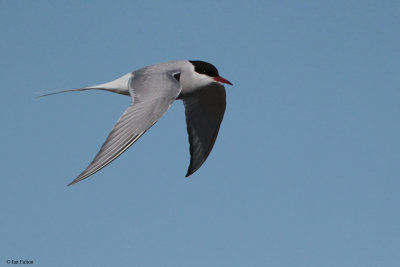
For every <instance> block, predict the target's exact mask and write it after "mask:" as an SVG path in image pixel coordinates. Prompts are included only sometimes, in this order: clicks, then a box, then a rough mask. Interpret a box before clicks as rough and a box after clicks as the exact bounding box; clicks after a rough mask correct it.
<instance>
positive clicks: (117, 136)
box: [47, 60, 230, 185]
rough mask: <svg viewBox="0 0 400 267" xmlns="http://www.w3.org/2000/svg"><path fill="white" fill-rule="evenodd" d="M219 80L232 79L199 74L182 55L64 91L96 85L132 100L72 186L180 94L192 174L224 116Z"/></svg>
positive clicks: (116, 152) (124, 146)
mask: <svg viewBox="0 0 400 267" xmlns="http://www.w3.org/2000/svg"><path fill="white" fill-rule="evenodd" d="M200 63H204V62H200ZM205 64H208V63H205ZM210 65H211V64H210ZM211 66H212V65H211ZM212 67H213V66H212ZM214 68H215V67H214ZM215 70H216V69H215ZM221 81H222V83H229V81H227V80H225V79H224V78H222V77H220V76H218V75H217V76H215V77H211V76H208V75H206V74H203V73H198V72H197V70H196V71H195V66H194V65H193V63H192V61H187V60H180V61H170V62H165V63H160V64H156V65H151V66H148V67H145V68H142V69H139V70H136V71H134V72H131V73H128V74H126V75H124V76H122V77H120V78H118V79H116V80H114V81H112V82H108V83H104V84H98V85H94V86H90V87H86V88H79V89H72V90H65V91H61V92H67V91H83V90H91V89H97V90H106V91H110V92H113V93H118V94H122V95H128V96H130V97H131V98H132V103H131V105H130V106H129V107H128V108H127V109H126V110H125V112H124V113H123V114H122V116H121V117H120V118H119V120H118V121H117V123H116V124H115V125H114V127H113V129H112V131H111V133H110V134H109V135H108V137H107V140H106V141H105V143H104V144H103V146H102V147H101V149H100V151H99V152H98V153H97V155H96V156H95V158H94V159H93V161H92V162H91V163H90V164H89V166H88V167H87V168H86V169H85V170H84V171H83V172H82V173H81V174H80V175H78V177H77V178H76V179H75V180H73V181H72V182H71V183H70V184H69V185H71V184H74V183H77V182H79V181H81V180H83V179H85V178H87V177H89V176H91V175H92V174H94V173H96V172H97V171H99V170H100V169H102V168H103V167H105V166H106V165H107V164H109V163H110V162H111V161H113V160H114V159H116V158H117V157H118V156H119V155H121V154H122V153H123V152H124V151H125V150H126V149H128V148H129V147H130V146H131V145H132V144H133V143H135V142H136V141H137V140H138V139H139V138H140V137H141V136H142V135H143V134H144V133H145V132H146V131H147V130H148V129H149V128H150V127H151V126H153V125H154V123H156V122H157V121H158V120H159V119H160V118H161V116H162V115H164V113H165V112H166V111H167V110H168V108H169V107H170V106H171V104H172V102H173V101H174V100H176V99H182V100H183V102H184V106H185V115H186V123H187V131H188V135H189V142H190V155H191V158H190V165H189V168H188V171H187V174H186V177H188V176H189V175H191V174H193V173H194V172H195V171H196V170H198V169H199V168H200V166H201V165H202V164H203V163H204V161H205V160H206V159H207V157H208V155H209V154H210V152H211V150H212V148H213V146H214V143H215V140H216V138H217V135H218V131H219V128H220V124H221V122H222V119H223V116H224V112H225V107H226V102H225V98H226V96H225V89H224V86H223V85H222V83H221ZM229 84H230V83H229ZM61 92H57V93H61ZM52 94H55V93H52ZM47 95H51V94H47Z"/></svg>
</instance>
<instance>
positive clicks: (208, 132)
mask: <svg viewBox="0 0 400 267" xmlns="http://www.w3.org/2000/svg"><path fill="white" fill-rule="evenodd" d="M183 103H184V105H185V114H186V124H187V132H188V134H189V142H190V165H189V168H188V171H187V174H186V177H188V176H190V175H191V174H193V173H194V172H195V171H197V170H198V169H199V168H200V166H201V165H202V164H203V163H204V162H205V160H206V159H207V157H208V155H209V154H210V152H211V150H212V148H213V146H214V143H215V140H216V139H217V135H218V131H219V127H220V125H221V122H222V119H223V117H224V113H225V107H226V94H225V88H224V86H222V85H220V84H218V83H212V84H210V85H208V86H207V87H205V88H203V89H201V90H199V91H197V92H196V93H194V94H191V95H189V96H186V97H184V98H183Z"/></svg>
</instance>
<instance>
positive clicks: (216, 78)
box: [214, 76, 232, 85]
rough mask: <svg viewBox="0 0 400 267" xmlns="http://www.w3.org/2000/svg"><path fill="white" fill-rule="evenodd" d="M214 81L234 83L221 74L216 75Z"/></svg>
mask: <svg viewBox="0 0 400 267" xmlns="http://www.w3.org/2000/svg"><path fill="white" fill-rule="evenodd" d="M214 81H216V82H220V83H226V84H230V85H232V83H231V82H230V81H228V80H227V79H225V78H223V77H221V76H218V77H215V78H214Z"/></svg>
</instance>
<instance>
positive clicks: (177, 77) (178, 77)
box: [174, 72, 181, 82]
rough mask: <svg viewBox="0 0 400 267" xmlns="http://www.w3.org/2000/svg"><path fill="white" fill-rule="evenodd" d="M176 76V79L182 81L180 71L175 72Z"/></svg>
mask: <svg viewBox="0 0 400 267" xmlns="http://www.w3.org/2000/svg"><path fill="white" fill-rule="evenodd" d="M174 78H175V80H177V81H178V82H179V81H180V79H181V74H180V73H179V72H178V73H175V74H174Z"/></svg>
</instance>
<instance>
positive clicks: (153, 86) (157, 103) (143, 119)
mask: <svg viewBox="0 0 400 267" xmlns="http://www.w3.org/2000/svg"><path fill="white" fill-rule="evenodd" d="M173 74H174V73H165V74H163V75H162V74H159V75H155V76H153V77H151V79H148V78H147V77H143V76H145V75H143V74H140V75H134V76H133V77H132V78H131V79H130V80H129V92H130V94H131V96H132V104H131V105H130V106H129V107H128V109H126V110H125V112H124V113H123V114H122V116H121V117H120V118H119V120H118V121H117V123H116V124H115V125H114V127H113V129H112V131H111V133H110V134H109V135H108V137H107V140H106V141H105V143H104V144H103V146H102V147H101V149H100V151H99V152H98V153H97V155H96V157H95V158H94V159H93V161H92V162H91V163H90V164H89V166H88V167H87V168H86V169H85V170H84V171H83V172H82V173H81V174H80V175H79V176H78V177H77V178H75V180H73V181H72V182H71V183H70V184H69V185H72V184H74V183H77V182H79V181H81V180H83V179H85V178H87V177H89V176H90V175H92V174H94V173H95V172H97V171H99V170H100V169H102V168H104V167H105V166H106V165H107V164H109V163H110V162H111V161H113V160H114V159H116V158H117V157H118V156H119V155H121V154H122V153H123V152H124V151H125V150H126V149H128V148H129V147H130V146H131V145H132V144H133V143H134V142H136V141H137V140H138V139H139V138H140V137H141V136H142V135H143V134H144V133H145V132H146V131H147V130H148V129H149V128H150V127H151V126H153V124H154V123H156V122H157V121H158V120H159V119H160V118H161V116H162V115H164V113H165V112H166V111H167V110H168V108H169V107H170V106H171V104H172V102H173V101H174V100H175V99H176V97H177V96H178V95H179V93H180V91H181V86H180V84H179V83H178V82H177V81H176V80H175V79H174V78H173Z"/></svg>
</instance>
